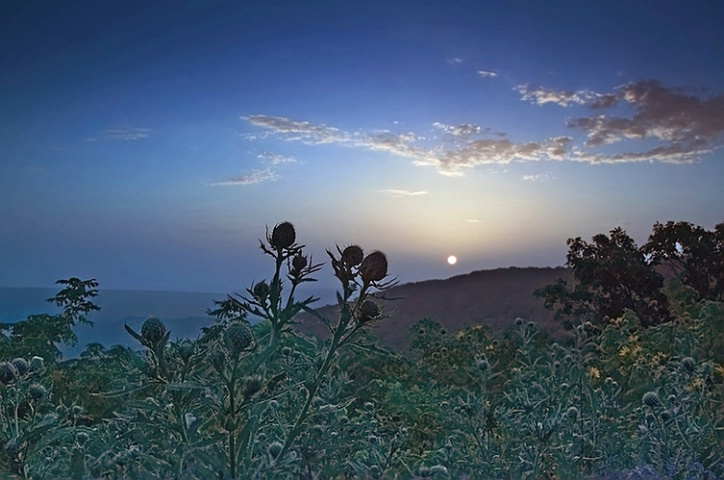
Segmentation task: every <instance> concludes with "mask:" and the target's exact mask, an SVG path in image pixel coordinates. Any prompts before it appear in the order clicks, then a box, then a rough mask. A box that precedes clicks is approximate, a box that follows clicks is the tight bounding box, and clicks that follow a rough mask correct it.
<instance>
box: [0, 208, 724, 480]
mask: <svg viewBox="0 0 724 480" xmlns="http://www.w3.org/2000/svg"><path fill="white" fill-rule="evenodd" d="M723 231H724V226H722V225H718V226H717V227H716V229H715V230H714V231H713V232H708V231H706V230H703V229H701V228H700V227H694V226H692V225H690V224H687V223H683V222H680V223H669V224H666V225H660V224H657V225H656V226H654V233H653V234H652V236H651V238H650V239H649V242H648V243H647V244H646V245H645V246H644V247H642V248H638V247H637V246H636V245H635V244H634V242H633V241H632V240H631V239H630V238H629V237H628V236H627V235H626V234H625V232H624V231H623V230H621V229H616V230H614V231H612V232H611V235H610V236H606V235H599V236H596V237H594V239H593V242H592V243H591V244H589V243H587V242H584V241H582V240H581V239H580V238H578V239H572V240H569V249H570V250H569V254H568V263H569V267H570V268H571V269H572V270H573V273H574V279H575V282H574V285H572V286H569V285H567V284H566V283H558V284H555V285H551V286H549V287H546V288H545V289H543V290H541V291H540V292H539V295H542V296H543V297H544V298H545V300H546V302H547V304H548V305H549V306H550V308H554V309H557V311H558V314H559V316H560V318H561V320H563V321H564V322H565V323H566V324H567V325H568V327H569V332H568V336H567V337H566V338H565V339H552V338H550V337H549V336H548V335H546V334H545V333H543V332H542V331H540V330H538V328H537V327H536V325H535V323H533V322H531V321H529V320H525V319H522V318H517V319H511V321H510V326H509V328H508V329H507V331H506V333H505V334H504V335H502V336H498V337H495V336H493V335H491V334H490V333H489V331H488V330H487V329H486V327H484V326H481V325H471V326H469V327H467V328H465V329H463V330H461V331H459V332H450V331H447V330H446V328H445V326H443V325H441V324H439V323H438V322H436V321H435V320H434V319H421V320H420V321H419V322H418V323H417V324H415V325H414V326H413V327H412V330H411V332H410V336H411V341H410V350H409V351H408V352H407V353H406V354H405V355H398V354H393V353H390V352H389V351H387V350H386V349H384V348H382V347H381V346H380V345H379V344H378V343H377V342H376V340H375V339H374V337H373V336H372V335H371V333H370V327H373V326H374V325H375V324H377V323H379V322H387V321H394V317H391V318H386V317H387V315H386V313H385V310H386V308H385V307H386V305H387V301H386V299H385V291H386V290H387V289H388V288H389V287H390V286H392V285H393V284H394V281H389V280H388V261H387V257H386V256H385V254H383V253H382V252H379V251H373V252H371V253H369V254H367V255H365V254H364V251H363V250H362V248H360V247H359V246H356V245H350V246H348V247H346V248H343V249H342V248H336V249H335V250H333V251H328V255H329V260H330V262H331V265H332V267H333V270H334V275H335V277H336V278H337V279H338V281H339V284H340V288H339V293H338V296H337V300H338V305H337V315H336V316H335V317H334V318H327V317H324V316H322V315H321V314H320V313H318V312H317V311H316V310H314V309H313V304H314V302H315V299H314V298H311V297H310V298H305V299H299V298H297V287H298V286H299V285H300V284H302V283H304V282H310V281H314V274H315V273H316V272H318V270H319V269H320V267H321V264H315V263H314V262H313V261H312V259H311V258H309V257H308V256H306V255H305V254H304V246H303V245H299V244H297V243H296V230H295V229H294V227H293V226H292V225H291V224H290V223H288V222H284V223H280V224H278V225H277V226H275V227H274V229H272V231H271V232H268V233H267V236H266V239H265V241H262V242H261V250H262V252H263V254H265V255H267V256H268V257H269V259H270V261H271V263H272V265H273V269H272V275H271V277H270V278H269V279H267V280H264V281H260V282H258V283H255V284H253V285H251V286H250V287H249V288H248V289H247V290H246V291H245V293H244V294H242V295H230V296H229V297H227V298H226V299H224V300H221V301H218V302H216V303H215V305H214V308H213V309H212V310H210V311H209V314H210V315H212V316H213V317H215V318H216V319H217V322H216V324H215V325H213V326H211V327H209V328H206V329H204V331H203V333H202V334H201V336H200V337H199V338H197V339H194V340H191V339H184V340H180V341H177V342H170V341H169V338H170V333H171V332H170V331H169V330H168V329H167V326H166V325H165V324H164V323H163V322H162V321H161V320H159V319H157V318H154V317H149V318H148V319H147V320H146V321H145V322H144V323H143V325H142V327H141V329H140V332H137V331H135V330H133V329H131V328H130V327H127V330H128V333H129V335H131V336H132V337H133V338H135V339H136V340H137V341H138V350H133V349H128V348H123V347H118V346H116V347H112V348H110V349H106V348H104V347H103V346H102V345H99V344H91V345H88V346H87V347H86V349H85V351H84V352H83V354H82V355H81V356H80V358H77V359H73V360H69V361H58V360H59V355H58V353H57V349H55V350H54V348H56V347H55V345H56V344H57V343H60V342H72V341H73V340H74V337H73V335H72V327H73V326H74V325H75V323H76V322H79V321H84V320H85V318H84V317H83V315H84V314H85V313H88V312H89V311H91V310H93V309H96V308H97V307H96V306H95V305H94V304H93V303H92V301H91V299H92V298H93V296H95V293H96V290H95V289H96V287H97V283H96V282H95V280H88V281H81V280H79V279H70V280H68V281H62V282H60V283H62V284H63V285H64V286H65V287H66V288H65V289H64V290H63V291H61V292H60V293H59V295H58V296H57V297H55V298H54V299H52V300H53V301H54V302H56V303H57V304H58V305H59V306H60V307H63V309H64V311H63V313H62V314H60V315H57V316H52V315H48V316H31V317H30V318H28V319H27V320H25V321H23V322H18V323H17V324H12V325H9V324H2V325H0V333H2V335H0V347H2V350H0V448H1V450H0V477H1V478H12V479H16V478H17V479H30V478H32V479H73V480H75V479H90V478H93V479H96V478H104V479H106V478H107V479H121V478H123V479H126V478H128V479H148V478H164V479H210V478H218V479H265V478H270V479H271V478H299V479H327V478H350V479H351V478H367V479H376V478H380V479H388V478H389V479H394V478H400V479H408V478H439V479H462V478H465V479H518V478H530V479H539V478H551V479H553V478H556V479H581V478H587V479H595V480H598V479H601V480H602V479H634V478H636V479H654V478H665V479H687V480H688V479H712V478H724V462H723V461H722V458H724V450H723V449H722V445H724V405H723V404H722V402H723V401H724V365H722V359H724V335H723V334H724V305H723V304H722V285H723V284H724V281H723V279H724V276H723V275H722V268H721V267H722V244H723V243H724V242H722V232H723ZM664 266H666V267H668V270H666V271H663V270H662V267H664ZM300 312H306V313H307V314H309V315H311V316H313V317H314V318H315V319H316V321H318V322H320V323H321V324H322V325H324V326H325V328H326V329H327V330H328V332H329V335H328V339H327V340H321V339H319V338H316V337H310V336H305V335H302V334H300V333H299V332H298V330H296V329H295V328H294V326H295V322H297V319H298V318H300V316H299V315H298V314H299V313H300ZM253 318H255V319H257V320H259V321H258V322H256V323H254V324H253V325H252V323H251V322H250V320H251V319H253ZM6 332H7V333H6Z"/></svg>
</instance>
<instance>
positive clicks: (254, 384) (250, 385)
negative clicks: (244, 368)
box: [244, 375, 264, 397]
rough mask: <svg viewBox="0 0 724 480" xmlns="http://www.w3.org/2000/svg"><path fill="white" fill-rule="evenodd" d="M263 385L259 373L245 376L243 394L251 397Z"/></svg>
mask: <svg viewBox="0 0 724 480" xmlns="http://www.w3.org/2000/svg"><path fill="white" fill-rule="evenodd" d="M263 386H264V384H263V382H262V379H261V377H260V376H259V375H254V376H251V377H246V379H245V380H244V395H246V396H247V397H251V396H252V395H254V394H256V393H258V392H259V390H261V388H262V387H263Z"/></svg>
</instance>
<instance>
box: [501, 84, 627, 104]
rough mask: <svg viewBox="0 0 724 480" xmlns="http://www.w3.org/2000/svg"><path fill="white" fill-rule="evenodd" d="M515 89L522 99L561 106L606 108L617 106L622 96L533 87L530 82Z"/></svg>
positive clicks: (588, 91)
mask: <svg viewBox="0 0 724 480" xmlns="http://www.w3.org/2000/svg"><path fill="white" fill-rule="evenodd" d="M515 90H516V91H517V92H518V93H520V94H521V95H522V97H521V98H522V100H526V101H530V102H531V103H533V104H535V105H545V104H546V103H553V104H556V105H559V106H561V107H568V106H570V105H574V104H576V105H587V106H589V107H592V108H606V107H613V106H615V105H616V104H617V103H618V102H619V100H620V97H619V96H618V95H616V94H610V93H609V94H601V93H596V92H593V91H591V90H576V91H570V90H555V89H551V88H543V87H533V86H532V85H531V84H529V83H527V84H524V85H518V86H517V87H515Z"/></svg>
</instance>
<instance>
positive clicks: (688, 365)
mask: <svg viewBox="0 0 724 480" xmlns="http://www.w3.org/2000/svg"><path fill="white" fill-rule="evenodd" d="M681 364H682V365H683V366H684V368H685V369H686V370H687V371H688V372H693V371H694V370H695V369H696V361H695V360H694V359H693V358H691V357H684V358H683V359H682V360H681Z"/></svg>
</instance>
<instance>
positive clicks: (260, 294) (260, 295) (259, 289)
mask: <svg viewBox="0 0 724 480" xmlns="http://www.w3.org/2000/svg"><path fill="white" fill-rule="evenodd" d="M268 295H269V284H267V283H266V282H265V281H263V280H262V281H261V282H259V283H257V284H256V285H254V296H255V297H256V299H257V300H264V299H265V298H266V297H267V296H268Z"/></svg>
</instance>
